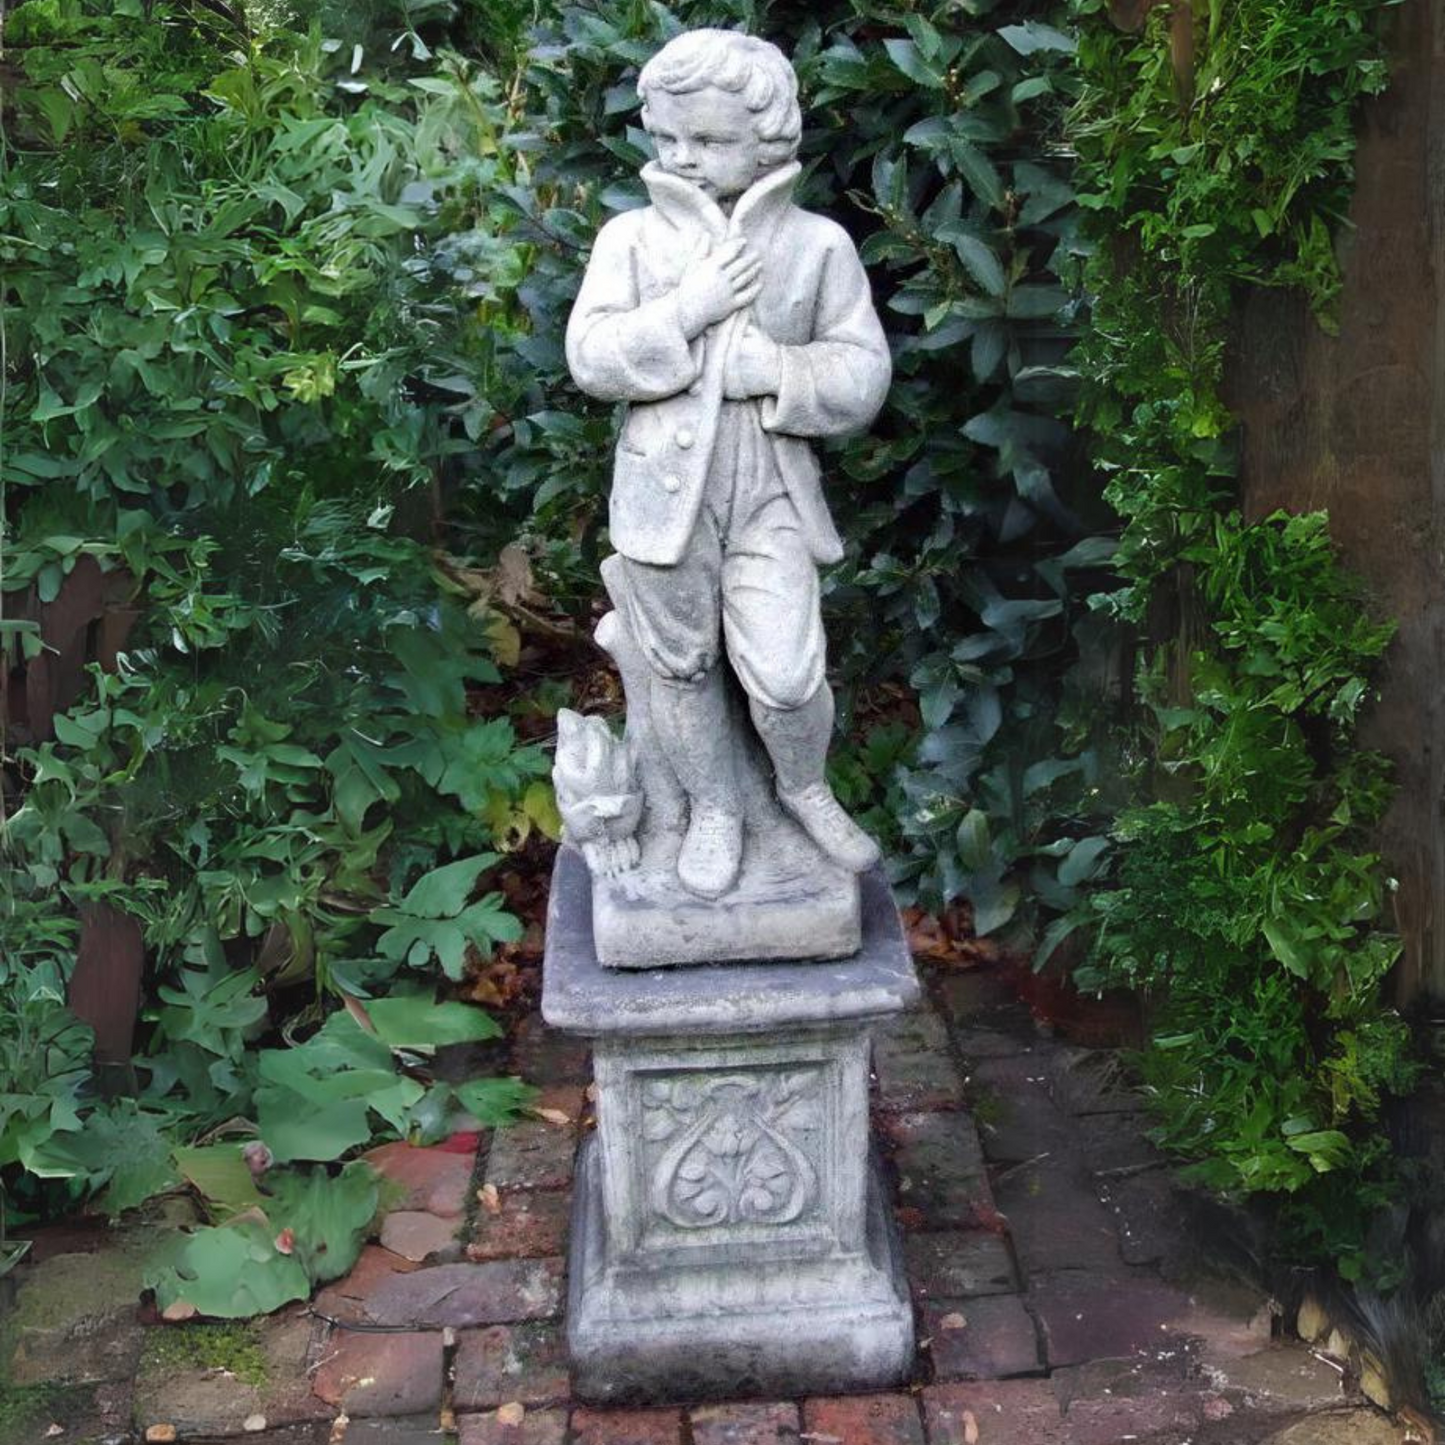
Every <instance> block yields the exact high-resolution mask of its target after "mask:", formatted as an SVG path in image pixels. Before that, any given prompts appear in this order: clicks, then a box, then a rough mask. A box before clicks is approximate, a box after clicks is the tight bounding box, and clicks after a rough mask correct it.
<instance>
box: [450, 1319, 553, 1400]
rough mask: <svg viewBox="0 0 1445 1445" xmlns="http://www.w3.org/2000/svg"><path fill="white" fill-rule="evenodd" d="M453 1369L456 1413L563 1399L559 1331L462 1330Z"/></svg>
mask: <svg viewBox="0 0 1445 1445" xmlns="http://www.w3.org/2000/svg"><path fill="white" fill-rule="evenodd" d="M453 1368H454V1384H453V1390H452V1396H453V1400H454V1401H455V1408H456V1409H457V1410H459V1411H461V1410H484V1409H488V1408H489V1407H491V1406H494V1405H505V1404H509V1403H511V1402H513V1401H515V1402H517V1403H520V1404H523V1405H540V1404H545V1403H547V1402H548V1401H552V1400H565V1399H566V1398H567V1393H568V1381H567V1351H566V1346H565V1345H564V1343H563V1340H562V1331H561V1328H560V1326H558V1325H554V1324H524V1325H493V1326H492V1327H491V1328H490V1329H485V1330H465V1331H463V1332H462V1333H461V1334H460V1335H459V1336H458V1337H457V1354H456V1361H455V1364H454V1367H453Z"/></svg>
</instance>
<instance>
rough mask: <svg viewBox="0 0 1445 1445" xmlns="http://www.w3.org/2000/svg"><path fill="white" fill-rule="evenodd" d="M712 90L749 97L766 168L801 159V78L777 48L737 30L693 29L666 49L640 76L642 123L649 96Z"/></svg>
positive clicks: (645, 122)
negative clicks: (799, 87) (710, 88)
mask: <svg viewBox="0 0 1445 1445" xmlns="http://www.w3.org/2000/svg"><path fill="white" fill-rule="evenodd" d="M709 85H715V86H717V87H718V89H719V90H728V91H732V92H733V93H734V94H736V95H741V96H742V97H743V100H744V101H745V102H746V104H747V107H748V109H749V110H750V111H751V112H752V114H753V118H754V121H755V123H756V125H757V133H758V139H759V140H760V141H761V142H762V143H763V146H764V153H763V155H762V157H761V159H762V161H763V164H764V165H766V166H767V167H769V168H770V169H771V168H772V167H775V166H781V165H786V164H787V162H788V161H790V160H792V159H793V157H794V156H796V155H797V153H798V144H799V142H800V141H801V139H802V136H803V112H802V110H801V108H800V107H799V105H798V77H797V75H796V74H795V73H794V71H793V67H792V65H791V64H790V63H789V61H788V57H787V56H786V55H784V54H783V52H782V51H781V50H779V49H778V47H777V46H776V45H770V44H769V43H768V42H767V41H766V40H759V39H757V38H756V37H755V36H752V35H744V34H742V33H741V32H739V31H736V30H689V31H687V32H685V33H684V34H682V35H679V36H678V37H677V38H676V39H675V40H670V41H669V42H668V43H667V44H666V45H664V46H663V48H662V49H661V50H659V51H658V52H657V54H656V55H654V56H653V57H652V59H651V60H649V61H648V62H647V64H646V65H644V66H643V67H642V74H641V75H639V76H638V77H637V93H638V94H639V95H640V96H641V97H642V124H643V125H644V126H646V125H647V123H648V115H647V98H648V96H649V95H651V94H653V93H655V92H656V91H662V92H664V93H665V94H668V95H687V94H689V93H691V92H692V91H695V90H702V89H703V88H704V87H705V86H709Z"/></svg>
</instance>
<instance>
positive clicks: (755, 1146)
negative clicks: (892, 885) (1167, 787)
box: [542, 849, 918, 1401]
mask: <svg viewBox="0 0 1445 1445" xmlns="http://www.w3.org/2000/svg"><path fill="white" fill-rule="evenodd" d="M861 896H862V938H863V944H862V948H861V949H860V950H859V952H858V953H857V954H855V955H854V956H853V957H851V958H848V959H843V960H838V961H834V962H829V963H816V962H814V963H791V964H788V963H749V964H718V965H707V966H701V967H696V968H689V969H684V970H666V969H657V970H652V971H648V972H618V971H615V970H611V969H604V968H603V967H602V966H601V965H600V964H599V963H598V961H597V956H596V951H595V948H594V947H593V940H592V931H591V903H590V899H591V889H590V886H589V878H588V874H587V869H586V865H585V864H584V863H583V861H582V859H581V858H580V856H579V855H577V854H576V853H575V852H573V851H572V850H570V849H564V850H563V852H562V854H561V855H560V857H559V860H558V866H557V872H556V876H555V877H554V880H553V887H552V904H551V912H550V917H549V922H548V931H547V960H546V972H545V976H544V986H543V997H542V1011H543V1014H544V1016H545V1017H546V1019H547V1021H548V1022H549V1023H551V1024H553V1025H554V1026H556V1027H558V1028H561V1029H566V1030H569V1031H571V1032H575V1033H579V1034H582V1035H585V1036H587V1037H589V1038H591V1039H592V1040H593V1041H594V1059H595V1068H596V1079H597V1093H598V1099H597V1108H598V1129H597V1134H596V1135H595V1137H594V1138H592V1139H590V1140H589V1141H588V1144H587V1146H586V1148H585V1151H584V1155H583V1159H582V1163H581V1167H580V1170H579V1176H578V1181H577V1193H576V1202H575V1205H574V1216H573V1224H572V1241H571V1257H570V1260H569V1270H568V1273H569V1279H570V1284H569V1298H568V1317H567V1339H568V1349H569V1352H570V1355H571V1360H572V1367H573V1372H574V1388H575V1391H576V1393H577V1394H578V1395H579V1397H581V1398H585V1399H590V1400H595V1401H640V1400H660V1399H701V1398H707V1397H709V1396H714V1397H715V1396H731V1397H736V1396H738V1395H742V1394H763V1395H771V1396H775V1397H776V1396H780V1395H781V1396H788V1395H803V1394H815V1393H836V1392H838V1391H844V1390H852V1389H868V1388H878V1387H881V1386H886V1385H890V1384H894V1383H897V1382H898V1381H900V1380H902V1379H904V1378H905V1377H906V1376H907V1375H908V1373H909V1371H910V1369H911V1366H912V1359H913V1317H912V1310H911V1307H910V1304H909V1298H908V1290H907V1286H906V1284H905V1283H904V1280H903V1273H902V1266H901V1261H900V1256H899V1251H898V1247H897V1242H896V1240H895V1238H894V1235H893V1230H892V1221H891V1215H890V1212H889V1211H888V1209H887V1208H886V1206H885V1203H884V1200H883V1198H882V1195H881V1192H880V1189H879V1185H878V1180H877V1174H876V1170H875V1169H874V1168H873V1167H872V1165H871V1163H870V1153H869V1144H868V1073H869V1048H870V1029H871V1027H872V1025H873V1024H874V1023H876V1022H877V1021H879V1020H880V1019H883V1018H886V1017H888V1016H889V1015H892V1014H896V1013H898V1012H900V1011H902V1010H903V1009H906V1008H909V1007H911V1006H912V1005H913V1004H914V1002H915V1001H916V999H917V997H918V983H917V980H916V977H915V975H914V971H913V965H912V960H911V959H910V957H909V954H908V950H907V946H906V944H905V942H904V939H903V935H902V930H901V928H900V926H899V922H898V916H897V911H896V909H895V908H894V906H893V902H892V898H891V895H890V893H889V890H888V886H887V884H886V883H885V882H884V880H883V878H882V876H881V875H880V874H878V873H873V874H869V875H867V876H865V877H864V878H863V879H862V888H861Z"/></svg>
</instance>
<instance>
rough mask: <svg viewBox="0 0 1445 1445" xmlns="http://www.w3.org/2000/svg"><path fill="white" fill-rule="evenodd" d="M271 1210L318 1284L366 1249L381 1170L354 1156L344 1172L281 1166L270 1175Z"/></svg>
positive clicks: (296, 1255)
mask: <svg viewBox="0 0 1445 1445" xmlns="http://www.w3.org/2000/svg"><path fill="white" fill-rule="evenodd" d="M267 1186H268V1188H269V1189H270V1192H271V1197H270V1198H269V1199H268V1201H267V1203H266V1215H267V1218H268V1219H269V1220H270V1221H271V1223H272V1224H273V1225H275V1226H277V1228H278V1229H289V1230H291V1232H292V1235H293V1237H294V1243H293V1246H292V1248H293V1257H294V1258H295V1259H297V1260H298V1261H299V1262H300V1263H301V1265H302V1267H303V1268H304V1269H305V1270H306V1272H307V1274H308V1275H310V1277H311V1279H312V1281H313V1282H314V1283H316V1284H325V1283H327V1282H328V1281H329V1280H333V1279H340V1277H341V1276H342V1275H344V1274H345V1273H346V1272H347V1271H348V1270H349V1269H350V1268H351V1266H352V1265H353V1264H355V1263H356V1259H357V1256H358V1255H359V1254H360V1253H361V1246H362V1245H363V1244H364V1243H365V1242H366V1235H367V1231H368V1229H369V1228H370V1225H371V1222H372V1220H373V1219H374V1218H375V1216H376V1211H377V1207H378V1204H379V1202H380V1200H379V1190H378V1187H377V1186H378V1176H377V1173H376V1171H375V1170H374V1169H373V1168H372V1167H371V1166H370V1165H369V1164H367V1163H366V1162H365V1161H363V1160H360V1159H358V1160H354V1161H353V1162H352V1163H350V1164H348V1165H347V1166H346V1167H345V1168H344V1169H343V1170H342V1171H341V1172H340V1173H339V1174H334V1175H333V1174H331V1173H329V1172H328V1171H327V1170H325V1169H310V1170H306V1171H301V1170H282V1171H279V1172H277V1173H274V1174H272V1175H271V1176H270V1177H269V1178H268V1180H267Z"/></svg>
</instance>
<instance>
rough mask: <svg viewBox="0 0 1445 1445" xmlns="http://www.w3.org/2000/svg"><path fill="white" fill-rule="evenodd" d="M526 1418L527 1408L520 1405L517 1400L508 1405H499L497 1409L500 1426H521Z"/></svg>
mask: <svg viewBox="0 0 1445 1445" xmlns="http://www.w3.org/2000/svg"><path fill="white" fill-rule="evenodd" d="M526 1418H527V1409H526V1406H524V1405H519V1404H518V1403H517V1402H516V1401H515V1400H513V1401H512V1402H511V1403H510V1404H508V1405H499V1406H498V1407H497V1424H498V1425H520V1424H521V1423H522V1421H523V1420H525V1419H526Z"/></svg>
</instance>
